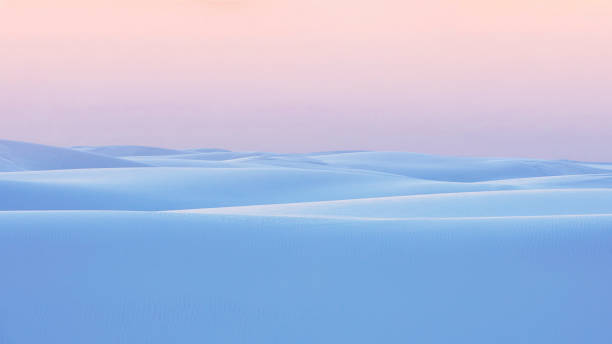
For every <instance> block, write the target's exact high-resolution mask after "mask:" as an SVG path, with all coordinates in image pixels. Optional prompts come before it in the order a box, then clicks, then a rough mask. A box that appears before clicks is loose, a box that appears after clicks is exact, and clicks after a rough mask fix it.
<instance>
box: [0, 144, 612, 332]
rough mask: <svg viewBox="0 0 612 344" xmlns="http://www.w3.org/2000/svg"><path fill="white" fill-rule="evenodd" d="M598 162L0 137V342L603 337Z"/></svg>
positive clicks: (609, 278) (609, 186) (602, 211)
mask: <svg viewBox="0 0 612 344" xmlns="http://www.w3.org/2000/svg"><path fill="white" fill-rule="evenodd" d="M92 152H95V153H92ZM102 154H105V155H102ZM118 157H121V158H118ZM610 166H612V165H610V164H606V163H582V162H576V161H546V160H532V159H500V158H452V157H437V156H430V155H420V154H413V153H398V152H359V151H341V152H321V153H309V154H277V153H262V152H230V151H224V150H217V149H212V150H207V149H200V150H165V149H163V148H155V147H138V146H137V147H134V146H113V147H79V148H78V149H66V148H54V147H48V146H41V145H33V144H26V143H18V142H12V141H0V171H1V172H0V272H1V276H2V280H1V284H0V285H1V286H0V344H4V343H10V344H13V343H17V344H21V343H62V344H71V343H75V344H76V343H79V344H80V343H91V344H97V343H100V344H106V343H130V344H131V343H153V344H157V343H159V344H162V343H164V344H165V343H402V344H403V343H413V342H414V343H436V344H437V343H508V344H514V343H556V344H559V343H562V344H564V343H568V344H569V343H595V344H608V343H611V342H612V332H611V331H610V321H609V319H612V298H610V297H609V294H610V290H611V289H612V264H611V263H612V250H611V248H612V168H610ZM136 167H138V168H136Z"/></svg>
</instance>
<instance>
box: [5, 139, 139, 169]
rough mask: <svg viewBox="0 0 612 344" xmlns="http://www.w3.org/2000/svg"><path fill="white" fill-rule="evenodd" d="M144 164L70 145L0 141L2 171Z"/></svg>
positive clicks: (136, 165) (137, 165)
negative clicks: (89, 151) (58, 145)
mask: <svg viewBox="0 0 612 344" xmlns="http://www.w3.org/2000/svg"><path fill="white" fill-rule="evenodd" d="M139 166H144V164H142V163H139V162H134V161H128V160H122V159H114V158H110V157H106V156H101V155H96V154H90V153H86V152H80V151H77V150H73V149H68V148H59V147H51V146H44V145H39V144H33V143H24V142H16V141H7V140H0V171H2V172H12V171H39V170H65V169H82V168H116V167H139Z"/></svg>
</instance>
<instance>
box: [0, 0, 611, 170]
mask: <svg viewBox="0 0 612 344" xmlns="http://www.w3.org/2000/svg"><path fill="white" fill-rule="evenodd" d="M610 18H612V2H610V1H603V0H602V1H598V0H582V1H563V0H560V1H550V0H544V1H523V0H515V1H506V0H501V1H483V0H471V1H470V0H467V1H437V0H433V1H391V0H379V1H359V0H357V1H348V0H337V1H333V0H332V1H329V0H328V1H319V0H310V1H287V0H285V1H278V0H226V1H224V0H210V1H205V0H167V1H166V0H152V1H141V0H123V1H109V0H107V1H99V0H89V1H75V0H53V1H51V0H49V1H43V0H8V1H7V0H0V44H1V46H2V52H3V53H2V54H1V56H0V92H1V94H2V97H0V116H2V124H1V125H0V138H5V139H14V140H23V141H33V142H39V143H46V144H53V145H97V144H100V145H103V144H144V145H155V146H166V147H177V148H183V147H206V146H216V147H224V148H229V149H235V150H267V151H317V150H335V149H372V150H404V151H417V152H423V153H437V154H450V155H495V156H525V157H542V158H568V159H581V160H612V149H610V148H609V147H612V134H610V132H612V96H611V94H612V92H611V90H612V62H611V61H612V44H611V43H610V42H612V20H611V19H610Z"/></svg>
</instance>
